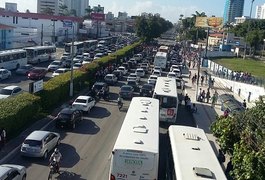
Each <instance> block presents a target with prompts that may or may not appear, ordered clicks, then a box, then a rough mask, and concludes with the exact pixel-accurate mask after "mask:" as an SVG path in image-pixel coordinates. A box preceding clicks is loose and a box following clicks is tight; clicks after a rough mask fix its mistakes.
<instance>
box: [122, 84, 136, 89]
mask: <svg viewBox="0 0 265 180" xmlns="http://www.w3.org/2000/svg"><path fill="white" fill-rule="evenodd" d="M125 87H130V88H133V87H132V86H130V85H127V84H125V85H122V86H121V88H125Z"/></svg>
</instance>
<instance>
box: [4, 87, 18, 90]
mask: <svg viewBox="0 0 265 180" xmlns="http://www.w3.org/2000/svg"><path fill="white" fill-rule="evenodd" d="M15 88H20V87H19V86H6V87H4V88H3V89H9V90H13V89H15Z"/></svg>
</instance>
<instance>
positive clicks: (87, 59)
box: [82, 58, 93, 65]
mask: <svg viewBox="0 0 265 180" xmlns="http://www.w3.org/2000/svg"><path fill="white" fill-rule="evenodd" d="M92 61H93V59H91V58H84V60H83V62H82V64H83V65H84V64H89V63H91V62H92Z"/></svg>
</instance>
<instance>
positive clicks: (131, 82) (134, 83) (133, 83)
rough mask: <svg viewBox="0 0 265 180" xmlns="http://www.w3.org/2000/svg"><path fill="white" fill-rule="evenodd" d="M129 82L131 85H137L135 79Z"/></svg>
mask: <svg viewBox="0 0 265 180" xmlns="http://www.w3.org/2000/svg"><path fill="white" fill-rule="evenodd" d="M127 84H128V85H131V86H135V85H136V82H135V81H128V83H127Z"/></svg>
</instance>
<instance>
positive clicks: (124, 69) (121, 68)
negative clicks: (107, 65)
mask: <svg viewBox="0 0 265 180" xmlns="http://www.w3.org/2000/svg"><path fill="white" fill-rule="evenodd" d="M118 70H120V71H121V72H122V74H123V75H126V74H127V73H128V70H127V69H126V68H125V67H124V66H120V67H118Z"/></svg>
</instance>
